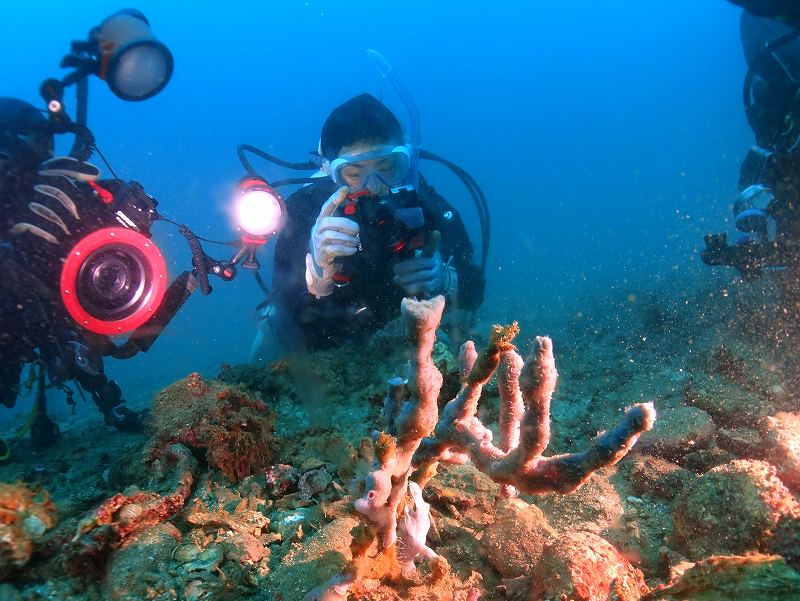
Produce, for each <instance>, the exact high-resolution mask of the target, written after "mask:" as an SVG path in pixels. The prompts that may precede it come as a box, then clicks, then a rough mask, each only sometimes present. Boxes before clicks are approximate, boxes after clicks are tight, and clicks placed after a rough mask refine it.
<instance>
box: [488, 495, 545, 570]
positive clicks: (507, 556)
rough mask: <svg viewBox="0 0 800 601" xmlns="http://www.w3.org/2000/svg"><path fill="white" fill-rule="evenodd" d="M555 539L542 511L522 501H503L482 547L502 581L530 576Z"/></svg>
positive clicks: (489, 526)
mask: <svg viewBox="0 0 800 601" xmlns="http://www.w3.org/2000/svg"><path fill="white" fill-rule="evenodd" d="M555 535H556V532H555V530H554V529H553V528H552V527H551V526H550V524H549V523H548V521H547V517H546V516H545V515H544V513H542V510H541V509H539V508H538V507H536V506H535V505H528V504H527V503H526V502H525V501H522V500H521V499H502V500H500V501H498V503H497V506H496V507H495V518H494V521H493V522H492V523H491V524H488V525H487V526H486V528H484V530H483V538H482V539H481V543H482V547H483V549H484V551H485V553H486V557H487V559H488V561H489V563H490V564H492V566H493V567H494V568H495V569H496V570H497V571H498V572H500V575H501V576H502V577H503V578H515V577H517V576H522V575H524V574H528V573H529V572H530V571H531V568H532V566H534V565H536V563H537V562H538V561H539V559H541V557H542V550H543V549H544V546H545V544H547V543H548V542H549V541H550V540H551V539H553V538H554V537H555Z"/></svg>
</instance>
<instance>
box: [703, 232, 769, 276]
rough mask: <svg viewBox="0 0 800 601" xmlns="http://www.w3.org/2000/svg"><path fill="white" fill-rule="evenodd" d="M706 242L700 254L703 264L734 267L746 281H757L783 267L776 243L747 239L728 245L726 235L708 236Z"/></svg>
mask: <svg viewBox="0 0 800 601" xmlns="http://www.w3.org/2000/svg"><path fill="white" fill-rule="evenodd" d="M704 241H705V244H706V247H705V249H704V250H703V252H702V253H701V254H700V257H701V259H702V260H703V263H705V264H706V265H709V266H711V267H717V266H725V267H733V268H735V269H736V270H737V271H738V272H739V273H740V274H741V276H742V279H744V280H745V281H748V282H751V281H753V280H755V279H757V278H758V277H760V276H761V274H762V273H763V272H764V271H765V270H767V269H775V268H780V267H781V265H780V261H779V257H778V249H777V247H776V245H775V243H774V242H770V241H766V242H756V241H755V240H752V239H750V238H745V239H743V240H742V241H740V242H738V243H737V244H728V235H727V234H725V233H722V234H706V236H705V237H704Z"/></svg>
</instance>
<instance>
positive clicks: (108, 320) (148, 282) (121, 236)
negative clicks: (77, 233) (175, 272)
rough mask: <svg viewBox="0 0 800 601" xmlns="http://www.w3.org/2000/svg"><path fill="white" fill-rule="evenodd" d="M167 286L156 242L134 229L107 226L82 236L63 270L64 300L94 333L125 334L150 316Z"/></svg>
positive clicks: (81, 322)
mask: <svg viewBox="0 0 800 601" xmlns="http://www.w3.org/2000/svg"><path fill="white" fill-rule="evenodd" d="M166 289H167V267H166V265H165V263H164V258H163V257H162V256H161V252H160V251H159V250H158V248H157V247H156V245H155V244H154V243H153V242H152V241H151V240H150V239H149V238H147V237H146V236H144V235H143V234H140V233H139V232H136V231H134V230H130V229H126V228H121V227H108V228H103V229H101V230H97V231H95V232H92V233H91V234H89V235H88V236H86V237H84V238H83V239H82V240H81V241H80V242H78V244H76V245H75V247H74V248H72V250H71V251H70V252H69V255H68V256H67V259H66V261H65V262H64V267H63V268H62V270H61V299H62V301H63V303H64V307H65V308H66V309H67V312H68V313H69V314H70V316H71V317H72V318H73V319H74V320H75V321H76V322H77V323H78V324H80V325H81V326H82V327H84V328H86V329H87V330H89V331H91V332H94V333H96V334H105V335H114V334H125V333H128V332H131V331H133V330H135V329H136V328H137V327H139V326H140V325H142V324H143V323H144V322H145V321H147V320H148V319H149V318H150V317H151V316H152V315H153V314H154V312H155V310H156V309H157V308H158V307H159V306H160V305H161V301H162V300H163V299H164V293H165V291H166Z"/></svg>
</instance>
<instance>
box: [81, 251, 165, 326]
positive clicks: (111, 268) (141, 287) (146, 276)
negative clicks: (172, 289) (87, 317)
mask: <svg viewBox="0 0 800 601" xmlns="http://www.w3.org/2000/svg"><path fill="white" fill-rule="evenodd" d="M147 265H148V262H147V259H146V258H145V257H144V256H143V255H142V254H141V252H140V251H139V250H138V249H136V248H134V247H132V246H126V245H112V244H109V245H105V246H102V247H100V248H98V249H97V250H95V251H94V252H92V253H91V254H90V255H89V256H88V257H87V258H86V260H85V261H84V262H83V265H82V266H81V268H80V270H79V272H78V278H77V287H76V291H77V294H78V298H79V299H80V302H81V304H82V305H83V307H84V308H85V309H86V311H87V312H88V313H90V314H91V315H93V316H94V317H96V318H98V319H104V320H110V319H114V320H117V319H124V318H126V317H129V316H130V315H132V314H133V313H135V312H136V311H137V310H138V309H139V307H140V306H141V305H142V303H143V302H147V299H148V297H149V291H150V289H151V288H152V278H151V276H150V270H149V269H148V267H147Z"/></svg>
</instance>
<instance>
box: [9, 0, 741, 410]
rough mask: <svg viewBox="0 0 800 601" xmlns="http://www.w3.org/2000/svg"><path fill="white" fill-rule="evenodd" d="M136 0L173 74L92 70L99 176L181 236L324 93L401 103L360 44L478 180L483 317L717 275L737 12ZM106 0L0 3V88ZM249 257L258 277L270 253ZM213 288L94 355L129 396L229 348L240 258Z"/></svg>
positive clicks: (93, 16)
mask: <svg viewBox="0 0 800 601" xmlns="http://www.w3.org/2000/svg"><path fill="white" fill-rule="evenodd" d="M136 6H137V8H139V9H140V10H142V11H143V12H144V13H145V14H146V15H147V16H148V18H149V20H150V22H151V24H152V27H153V30H154V32H155V33H156V35H158V36H159V37H160V38H161V39H162V40H163V41H164V42H165V43H166V44H167V45H168V46H169V47H170V49H171V50H172V52H173V54H174V57H175V74H174V76H173V79H172V81H171V82H170V84H169V86H168V87H167V88H166V89H165V90H164V91H163V92H162V93H161V94H160V95H158V96H157V97H155V98H152V99H150V100H148V101H146V102H142V103H126V102H124V101H121V100H119V99H117V98H116V97H115V96H113V95H112V94H111V93H110V92H109V91H108V89H107V88H106V87H105V86H104V84H103V83H102V82H101V81H99V80H93V81H92V82H91V85H90V87H91V93H90V106H89V109H90V113H89V124H90V126H91V127H92V129H93V131H94V133H95V135H96V137H97V140H98V145H99V147H100V149H101V150H102V151H103V153H104V154H105V155H106V156H107V157H108V159H109V160H110V161H111V163H112V165H113V167H114V169H115V170H116V171H117V173H118V174H119V175H120V176H121V177H123V178H130V179H136V180H138V181H140V182H141V183H142V184H143V185H144V186H145V187H146V189H147V190H148V191H149V193H150V194H152V195H154V196H155V197H156V198H157V199H158V200H159V201H160V209H161V211H162V212H163V213H164V214H165V215H167V216H168V217H170V218H171V219H174V220H177V221H180V222H185V223H188V224H190V225H191V227H192V228H193V229H195V231H196V232H197V233H198V234H201V235H204V236H208V237H212V238H230V237H234V235H235V234H234V232H233V230H232V228H231V227H230V226H229V223H228V218H227V216H226V212H225V209H224V207H225V203H226V200H227V198H228V196H229V194H230V192H231V189H232V186H233V184H234V183H235V182H236V180H237V179H238V178H239V177H241V176H242V175H243V174H244V172H243V169H242V168H241V166H240V165H239V163H238V161H237V159H236V155H235V147H236V145H237V144H238V143H250V144H254V145H256V146H260V147H262V148H264V149H265V150H268V151H270V152H274V153H275V154H277V155H279V156H281V157H283V158H286V159H290V160H297V161H300V160H304V159H305V156H306V152H308V151H309V150H312V149H315V148H316V145H317V141H318V138H319V130H320V127H321V124H322V122H323V120H324V119H325V117H326V116H327V114H328V112H329V111H330V109H331V108H333V107H334V106H336V105H338V104H339V103H341V102H343V101H344V100H346V99H347V98H349V97H351V96H354V95H356V94H358V93H360V92H363V91H369V92H372V93H373V94H375V95H378V96H379V97H381V98H383V99H384V100H385V101H386V102H387V104H389V105H390V106H391V107H392V108H394V109H396V110H397V112H398V114H399V115H400V116H401V117H404V114H403V111H402V105H400V104H399V102H398V100H397V98H396V97H395V95H394V93H393V92H392V89H391V87H390V86H388V85H387V84H386V83H385V82H382V81H381V79H380V78H379V76H378V73H377V71H376V70H375V68H374V66H373V64H372V62H371V61H370V59H369V58H368V57H367V54H366V52H365V51H366V49H367V48H375V49H377V50H379V51H380V52H381V53H382V54H383V55H384V56H385V57H386V58H387V59H388V60H389V61H390V62H391V63H392V65H393V66H394V67H395V69H396V70H397V72H398V73H399V74H400V76H401V78H402V79H403V80H404V82H405V84H406V86H407V87H408V88H409V89H410V91H411V93H412V95H413V96H414V98H415V100H416V102H417V104H418V106H419V110H420V113H421V117H422V142H423V146H424V147H425V148H427V149H429V150H431V151H433V152H436V153H438V154H441V155H443V156H445V157H447V158H449V159H450V160H452V161H454V162H456V163H457V164H459V165H461V166H462V167H464V168H465V169H467V170H468V171H469V172H470V173H471V174H472V175H473V176H474V177H475V178H476V179H477V180H478V182H479V183H480V184H481V186H482V187H483V189H484V192H485V193H486V196H487V197H488V199H489V203H490V206H491V213H492V219H493V225H494V227H493V245H492V249H491V254H490V257H489V268H488V288H487V298H486V302H485V304H484V306H483V308H482V317H483V318H484V319H486V320H487V321H502V320H507V319H509V318H514V317H523V318H524V317H525V316H526V315H534V316H545V315H547V314H548V313H552V314H559V315H560V314H562V313H563V312H565V311H571V310H573V308H576V307H577V309H580V307H579V305H580V303H581V302H583V301H581V299H584V298H586V293H587V292H589V293H602V292H606V291H609V290H611V289H620V290H622V291H623V292H624V291H625V290H623V289H628V290H630V291H633V292H635V291H636V290H638V289H644V288H646V287H647V286H650V285H652V282H653V281H654V278H656V277H657V276H664V277H669V276H674V275H678V276H679V277H680V278H682V279H686V278H689V277H690V276H691V277H694V278H702V277H708V278H709V279H710V278H712V277H715V276H712V274H711V272H710V271H708V270H707V268H705V267H704V266H702V265H701V263H700V261H699V255H698V250H699V246H700V245H701V244H702V234H703V233H705V232H707V231H716V230H719V229H721V228H724V227H726V224H725V223H724V220H725V219H726V218H727V216H728V215H729V208H728V207H729V203H730V199H731V198H732V196H733V194H734V192H735V183H736V180H737V176H738V168H739V165H740V162H741V159H742V158H743V156H744V153H745V152H746V151H747V149H748V146H749V145H750V144H751V143H752V136H751V134H750V132H749V129H748V128H747V125H746V122H745V119H744V115H743V110H742V107H741V84H742V79H743V76H744V72H745V65H744V60H743V58H742V54H741V49H740V44H739V37H738V16H739V11H738V9H736V8H735V7H733V6H732V5H730V4H728V3H727V2H724V1H722V0H707V1H705V2H697V1H695V0H681V1H676V0H650V1H648V2H638V3H637V2H630V1H622V0H615V1H607V2H594V1H590V0H584V1H563V2H521V1H520V2H503V3H486V2H473V1H463V0H462V1H461V2H454V1H446V2H437V3H422V2H415V3H411V2H405V3H403V2H394V3H388V2H374V1H373V2H368V1H360V0H359V1H349V2H318V1H310V2H295V1H286V2H236V1H231V2H226V3H216V2H213V3H212V2H191V3H190V2H164V1H163V0H162V1H159V2H156V1H153V0H144V1H141V2H138V3H136ZM122 7H123V5H120V4H117V3H108V2H99V1H98V2H89V1H82V2H69V3H55V2H46V3H14V4H13V5H12V3H10V2H4V3H2V5H0V22H2V24H3V25H2V32H3V35H2V36H0V53H1V54H2V56H3V57H5V58H4V60H3V78H2V90H1V91H0V94H2V95H6V96H17V97H20V98H24V99H26V100H28V101H30V102H33V103H34V104H37V105H41V101H40V100H39V99H38V97H37V89H38V85H39V83H40V81H41V80H42V79H44V78H46V77H53V76H60V75H62V74H63V73H64V72H63V71H62V70H60V69H59V68H58V63H59V60H60V58H61V56H62V55H63V54H65V53H66V52H67V51H68V48H69V41H70V40H72V39H78V38H82V37H84V36H85V34H86V33H87V32H88V30H89V29H90V27H92V26H93V25H95V24H96V23H98V22H99V21H100V20H101V19H102V18H103V17H105V16H106V15H107V14H109V13H111V12H113V11H115V10H117V9H119V8H122ZM68 102H71V103H72V106H73V107H74V101H72V99H71V96H70V97H68ZM424 172H425V173H427V174H428V178H429V179H430V180H432V182H433V183H434V185H435V186H437V188H438V189H440V191H442V192H444V193H445V195H446V196H447V197H448V198H449V199H450V200H451V202H453V203H454V204H456V205H457V206H458V207H459V208H460V209H462V212H463V215H464V217H465V220H466V221H467V223H468V225H469V227H470V230H471V232H472V233H473V236H474V239H475V241H476V243H477V242H478V226H477V216H476V213H475V212H474V210H473V208H472V206H471V204H470V201H469V198H468V196H467V195H466V194H465V193H464V191H463V189H462V188H461V187H460V186H459V184H458V182H457V181H456V180H455V179H454V178H453V177H452V176H451V175H449V174H448V173H446V172H444V171H442V170H440V169H437V168H430V169H425V170H424ZM265 174H267V175H269V176H275V175H279V173H278V172H277V171H274V170H266V171H265ZM281 175H285V174H281ZM155 239H156V240H157V242H158V244H159V245H160V246H161V248H162V250H163V251H164V253H165V255H166V256H167V257H168V264H169V267H170V271H171V274H172V275H176V274H177V273H179V272H180V271H182V270H183V269H185V268H186V267H188V266H189V265H190V263H189V261H190V257H189V254H188V249H187V248H186V245H185V243H184V241H183V239H182V238H181V237H180V236H179V235H178V234H177V232H176V231H175V229H174V228H172V227H168V226H166V225H163V224H159V225H158V226H157V228H156V231H155ZM207 250H208V251H210V252H211V254H214V255H215V256H218V257H220V258H222V257H224V256H225V254H226V253H227V251H225V250H218V249H215V248H213V247H207ZM262 264H263V273H264V276H265V278H266V279H267V281H269V279H270V272H271V259H270V256H269V253H268V252H264V253H262ZM214 285H215V290H214V292H213V294H211V295H210V296H209V297H201V296H200V295H199V294H196V295H195V296H194V297H193V298H192V299H190V301H189V302H188V303H187V305H186V306H185V307H184V310H183V311H182V312H181V314H180V315H178V316H177V317H176V318H175V320H174V321H173V322H172V324H171V325H170V327H169V328H168V330H167V331H166V332H165V333H164V334H163V335H162V336H161V338H160V339H159V340H158V341H157V343H156V344H155V346H154V347H153V349H152V350H151V351H150V352H149V353H148V354H146V355H140V356H139V357H136V358H134V359H132V360H129V361H126V362H119V361H109V362H108V367H107V369H108V371H109V373H110V374H111V375H112V376H114V377H116V378H118V379H119V380H120V382H121V383H122V385H123V388H124V390H125V391H126V394H127V396H128V397H130V398H132V399H145V398H148V397H149V396H150V395H152V393H153V392H155V391H156V390H158V389H159V388H161V387H163V386H165V385H166V384H168V383H169V382H171V381H173V380H175V379H177V378H179V377H182V376H183V375H185V374H186V373H188V372H189V371H193V370H199V371H202V372H204V373H208V374H214V373H216V370H217V368H218V366H219V364H220V363H222V362H228V363H237V362H243V361H245V360H246V358H247V353H248V349H249V346H250V342H251V340H252V336H253V333H254V331H255V328H256V322H255V319H254V312H253V308H254V306H255V305H256V304H257V303H258V302H260V301H261V300H262V296H261V294H260V291H259V289H258V288H257V286H256V285H255V283H254V282H253V280H252V278H251V277H249V274H247V273H241V274H240V276H239V278H238V279H237V280H236V281H235V282H232V283H229V284H225V283H223V282H221V281H217V282H214ZM542 319H544V318H542ZM53 403H54V405H55V404H57V401H54V402H53ZM86 410H87V411H90V410H91V409H90V408H87V409H86ZM0 419H2V418H1V417H0Z"/></svg>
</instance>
